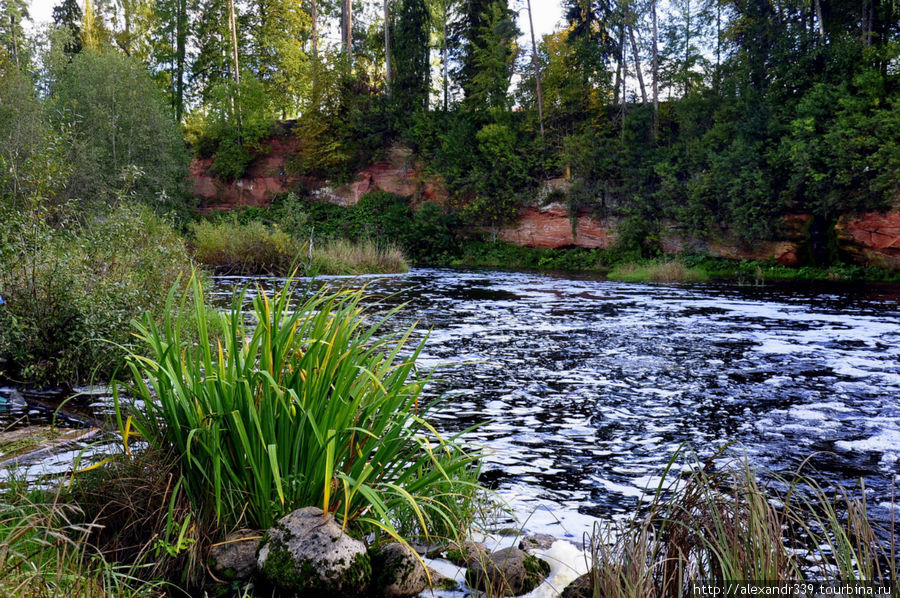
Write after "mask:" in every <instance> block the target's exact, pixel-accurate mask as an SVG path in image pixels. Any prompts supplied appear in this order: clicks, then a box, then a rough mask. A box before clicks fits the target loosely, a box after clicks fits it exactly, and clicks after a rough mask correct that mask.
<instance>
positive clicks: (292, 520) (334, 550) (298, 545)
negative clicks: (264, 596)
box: [257, 507, 372, 597]
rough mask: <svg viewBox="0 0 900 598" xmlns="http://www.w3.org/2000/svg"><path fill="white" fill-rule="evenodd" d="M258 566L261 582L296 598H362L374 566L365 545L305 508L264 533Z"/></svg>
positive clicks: (311, 509)
mask: <svg viewBox="0 0 900 598" xmlns="http://www.w3.org/2000/svg"><path fill="white" fill-rule="evenodd" d="M266 536H267V537H266V541H265V544H263V546H262V548H260V550H259V559H258V561H257V565H258V568H259V572H260V573H261V574H262V577H263V579H264V580H265V581H267V582H268V583H270V584H271V585H272V586H274V587H275V588H277V589H279V590H282V591H285V592H290V593H292V594H294V595H295V596H301V597H305V596H310V597H311V596H341V597H345V596H346V597H353V596H360V595H362V594H363V593H364V592H365V591H366V589H367V588H368V585H369V579H370V578H371V575H372V567H371V563H370V561H369V555H368V553H367V552H366V546H365V544H363V543H362V542H360V541H359V540H355V539H353V538H351V537H350V536H348V535H346V534H344V533H343V532H342V531H341V526H340V525H338V524H337V522H335V520H334V518H333V517H332V516H331V515H330V514H329V515H328V516H324V517H323V515H322V510H321V509H318V508H316V507H305V508H303V509H298V510H296V511H294V512H293V513H289V514H288V515H285V516H284V517H282V518H281V519H279V520H278V522H277V523H276V524H275V525H274V526H273V527H272V528H271V529H269V531H268V532H267V534H266Z"/></svg>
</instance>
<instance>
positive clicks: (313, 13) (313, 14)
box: [309, 0, 319, 58]
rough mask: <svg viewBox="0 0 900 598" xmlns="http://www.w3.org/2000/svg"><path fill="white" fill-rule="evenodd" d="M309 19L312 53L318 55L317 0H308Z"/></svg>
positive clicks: (314, 56)
mask: <svg viewBox="0 0 900 598" xmlns="http://www.w3.org/2000/svg"><path fill="white" fill-rule="evenodd" d="M309 5H310V10H309V12H310V15H309V16H310V19H311V20H312V55H313V58H318V57H319V6H318V1H317V0H310V3H309Z"/></svg>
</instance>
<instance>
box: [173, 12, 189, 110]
mask: <svg viewBox="0 0 900 598" xmlns="http://www.w3.org/2000/svg"><path fill="white" fill-rule="evenodd" d="M177 2H178V4H177V6H178V8H177V11H178V14H177V15H176V17H175V30H176V32H175V62H176V67H175V85H176V86H177V87H176V89H175V117H176V118H177V120H178V122H181V116H182V114H183V113H184V62H185V55H186V47H187V0H177Z"/></svg>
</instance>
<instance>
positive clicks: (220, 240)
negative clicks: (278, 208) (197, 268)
mask: <svg viewBox="0 0 900 598" xmlns="http://www.w3.org/2000/svg"><path fill="white" fill-rule="evenodd" d="M191 231H192V232H193V234H194V256H195V257H196V258H197V260H198V261H199V262H200V263H203V264H206V265H208V266H211V267H213V268H215V270H216V271H217V272H220V273H225V274H272V275H284V274H288V273H289V272H290V271H291V268H293V267H294V265H295V264H296V263H297V261H298V259H299V258H300V256H301V255H302V253H303V249H304V244H303V243H301V242H300V241H297V240H296V239H294V238H292V237H291V236H290V235H288V234H287V233H285V232H284V231H282V230H281V229H279V228H278V227H277V226H274V225H273V226H266V225H265V224H263V223H262V222H259V221H250V222H248V223H247V224H239V223H238V222H236V221H235V220H231V221H223V222H218V223H215V222H210V221H208V220H201V221H199V222H195V223H193V224H191Z"/></svg>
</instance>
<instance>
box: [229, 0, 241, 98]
mask: <svg viewBox="0 0 900 598" xmlns="http://www.w3.org/2000/svg"><path fill="white" fill-rule="evenodd" d="M228 28H229V30H230V32H231V61H232V65H233V66H234V82H235V83H236V84H238V85H240V84H241V67H240V65H239V64H238V44H237V25H236V24H235V19H234V0H228Z"/></svg>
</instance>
